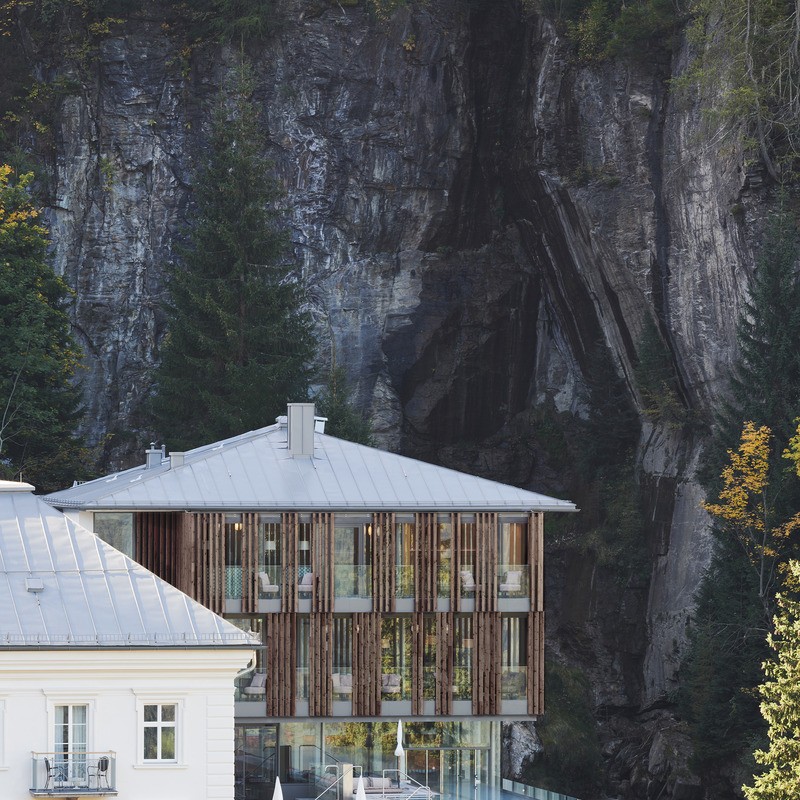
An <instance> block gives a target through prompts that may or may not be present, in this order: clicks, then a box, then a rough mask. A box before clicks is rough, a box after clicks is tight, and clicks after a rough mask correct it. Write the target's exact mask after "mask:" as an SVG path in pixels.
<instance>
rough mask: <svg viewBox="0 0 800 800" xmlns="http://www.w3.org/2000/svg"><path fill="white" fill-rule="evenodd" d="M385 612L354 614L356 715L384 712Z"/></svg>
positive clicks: (354, 713) (354, 709)
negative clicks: (382, 640)
mask: <svg viewBox="0 0 800 800" xmlns="http://www.w3.org/2000/svg"><path fill="white" fill-rule="evenodd" d="M381 621H382V618H381V615H380V614H379V613H360V614H353V659H352V664H353V710H352V714H353V716H354V717H361V716H364V717H374V716H379V715H380V713H381V675H382V672H383V670H382V668H381Z"/></svg>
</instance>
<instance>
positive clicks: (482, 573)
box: [475, 513, 497, 611]
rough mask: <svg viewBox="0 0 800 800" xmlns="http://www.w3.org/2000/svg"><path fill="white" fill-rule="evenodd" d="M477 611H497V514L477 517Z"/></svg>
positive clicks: (485, 514) (481, 514) (478, 515)
mask: <svg viewBox="0 0 800 800" xmlns="http://www.w3.org/2000/svg"><path fill="white" fill-rule="evenodd" d="M475 610H476V611H497V514H496V513H479V514H476V515H475Z"/></svg>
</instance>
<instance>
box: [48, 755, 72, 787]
mask: <svg viewBox="0 0 800 800" xmlns="http://www.w3.org/2000/svg"><path fill="white" fill-rule="evenodd" d="M44 768H45V771H46V772H47V780H45V782H44V788H45V789H54V788H55V785H56V782H58V783H66V781H67V765H66V764H51V763H50V759H49V758H47V756H45V758H44Z"/></svg>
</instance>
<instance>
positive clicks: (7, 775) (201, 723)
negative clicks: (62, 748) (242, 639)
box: [0, 647, 253, 800]
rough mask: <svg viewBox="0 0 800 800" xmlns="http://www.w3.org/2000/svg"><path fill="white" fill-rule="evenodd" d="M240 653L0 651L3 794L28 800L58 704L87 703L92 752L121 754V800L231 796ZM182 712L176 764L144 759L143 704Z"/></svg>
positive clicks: (244, 658)
mask: <svg viewBox="0 0 800 800" xmlns="http://www.w3.org/2000/svg"><path fill="white" fill-rule="evenodd" d="M252 656H253V653H252V652H251V651H246V650H245V651H242V650H223V649H216V650H211V649H210V650H198V649H195V648H194V647H189V648H186V649H183V650H181V649H175V650H147V651H144V652H142V651H140V650H127V651H126V650H111V649H110V648H109V649H105V650H94V651H83V650H82V651H42V650H39V651H37V650H34V649H33V648H28V649H26V650H23V651H8V650H0V798H2V800H17V799H18V798H19V800H22V799H23V798H30V791H29V790H30V786H31V755H32V751H36V752H52V751H53V749H54V736H55V719H54V706H56V705H62V704H85V705H87V706H88V707H89V714H88V747H87V750H89V751H95V752H97V751H108V750H113V751H115V752H116V769H117V772H116V786H117V788H118V789H119V795H118V797H119V798H120V800H206V799H207V800H232V798H233V678H234V675H235V674H236V672H237V671H238V670H240V669H242V668H244V667H245V666H246V664H247V663H248V661H249V660H250V658H251V657H252ZM145 703H175V704H177V706H178V724H177V729H176V749H177V763H176V764H145V763H143V760H142V735H143V734H142V719H141V707H142V706H143V705H144V704H145Z"/></svg>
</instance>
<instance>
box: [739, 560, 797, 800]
mask: <svg viewBox="0 0 800 800" xmlns="http://www.w3.org/2000/svg"><path fill="white" fill-rule="evenodd" d="M788 569H789V575H790V581H789V582H790V583H792V584H793V585H794V586H795V587H797V586H800V562H798V561H790V562H789V564H788ZM777 603H778V614H777V616H776V617H775V620H774V628H775V629H774V633H772V634H770V635H769V637H768V639H767V643H768V644H769V646H770V647H771V648H772V650H773V651H774V656H773V658H771V659H769V660H767V661H765V662H764V674H765V677H766V680H765V681H764V682H763V683H762V684H761V686H760V687H759V694H760V695H761V700H762V702H761V715H762V716H763V717H764V720H765V721H766V723H767V726H768V729H767V736H768V737H769V747H768V748H767V749H766V750H758V751H756V754H755V758H756V761H757V762H758V763H759V764H761V765H762V766H764V767H766V768H767V769H766V771H765V772H764V773H763V774H761V775H758V776H757V777H756V778H755V782H754V785H753V786H744V787H743V790H744V793H745V796H746V797H747V799H748V800H800V736H799V735H798V731H800V603H798V602H797V600H796V599H792V598H791V597H790V596H789V595H788V594H786V593H783V594H779V595H778V597H777Z"/></svg>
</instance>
